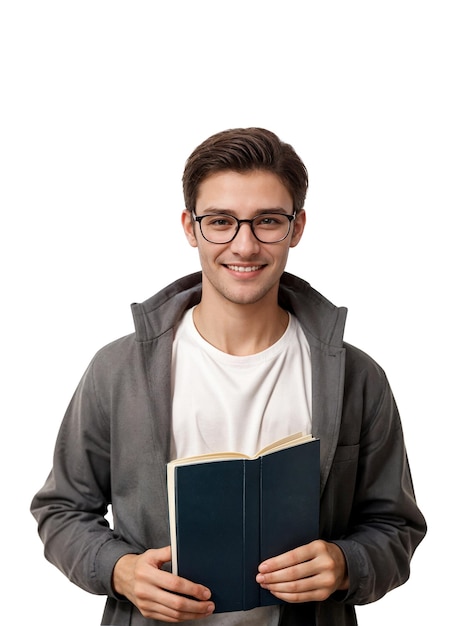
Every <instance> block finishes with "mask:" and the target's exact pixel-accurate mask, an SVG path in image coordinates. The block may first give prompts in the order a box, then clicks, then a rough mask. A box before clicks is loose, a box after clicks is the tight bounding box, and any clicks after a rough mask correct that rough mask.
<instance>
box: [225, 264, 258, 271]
mask: <svg viewBox="0 0 476 626" xmlns="http://www.w3.org/2000/svg"><path fill="white" fill-rule="evenodd" d="M226 267H227V268H228V269H229V270H232V271H233V272H256V271H258V270H260V269H261V268H262V267H263V266H262V265H227V266H226Z"/></svg>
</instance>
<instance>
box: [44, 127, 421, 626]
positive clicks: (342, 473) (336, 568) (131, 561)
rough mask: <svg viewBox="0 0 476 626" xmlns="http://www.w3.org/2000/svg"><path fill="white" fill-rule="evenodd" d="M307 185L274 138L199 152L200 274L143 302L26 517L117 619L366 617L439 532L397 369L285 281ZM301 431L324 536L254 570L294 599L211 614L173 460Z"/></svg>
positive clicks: (209, 143) (188, 179)
mask: <svg viewBox="0 0 476 626" xmlns="http://www.w3.org/2000/svg"><path fill="white" fill-rule="evenodd" d="M307 184H308V178H307V171H306V168H305V166H304V164H303V163H302V161H301V159H300V158H299V156H298V155H297V154H296V152H295V151H294V149H293V148H292V147H291V146H290V145H289V144H287V143H284V142H282V141H281V140H280V139H279V138H278V137H277V136H276V135H275V134H273V133H272V132H270V131H267V130H264V129H260V128H249V129H233V130H228V131H224V132H221V133H218V134H216V135H213V136H212V137H210V138H208V139H207V140H205V141H204V142H203V143H202V144H201V145H200V146H198V147H197V148H196V149H195V150H194V151H193V153H192V154H191V156H190V157H189V159H188V161H187V163H186V166H185V171H184V175H183V188H184V196H185V207H186V208H185V210H184V211H183V213H182V226H183V229H184V232H185V236H186V238H187V240H188V243H189V244H190V245H191V246H193V247H195V248H197V250H198V255H199V259H200V265H201V272H199V273H197V274H193V275H191V276H187V277H185V278H181V279H179V280H177V281H176V282H175V283H173V284H172V285H170V286H168V287H167V288H165V289H164V290H162V291H161V292H159V293H158V294H156V295H155V296H153V297H152V298H150V299H149V300H147V301H146V302H144V303H142V304H140V305H138V304H137V305H133V315H134V321H135V332H134V334H132V335H129V336H127V337H124V338H122V339H119V340H117V341H115V342H114V343H112V344H110V345H108V346H106V347H105V348H103V349H101V350H100V351H99V352H98V353H97V354H96V356H95V357H94V359H93V360H92V362H91V364H90V366H89V368H88V369H87V371H86V373H85V374H84V376H83V378H82V380H81V382H80V384H79V386H78V388H77V390H76V392H75V394H74V397H73V399H72V402H71V404H70V406H69V407H68V410H67V412H66V415H65V417H64V420H63V423H62V426H61V430H60V433H59V437H58V444H57V446H56V449H55V456H54V464H53V469H52V472H51V474H50V476H49V477H48V479H47V481H46V483H45V485H44V486H43V487H42V489H40V491H39V492H38V493H37V494H36V496H35V497H34V499H33V503H32V511H33V514H34V515H35V517H36V519H37V520H38V525H39V532H40V535H41V537H42V539H43V541H44V543H45V554H46V556H47V558H48V559H49V560H51V561H52V562H53V563H55V564H56V565H57V566H58V567H59V568H60V569H61V570H62V571H63V572H64V573H65V574H67V575H68V576H69V578H70V579H71V580H72V581H73V582H75V583H76V584H77V585H79V586H81V587H82V588H83V589H86V590H87V591H90V592H92V593H96V594H105V595H107V596H108V598H107V602H106V609H105V612H104V616H103V621H102V623H103V624H109V625H111V624H114V625H115V626H121V625H126V624H127V625H131V626H141V625H143V626H145V624H149V623H170V622H183V621H188V620H197V619H200V620H202V623H204V624H205V623H206V624H209V623H210V624H220V625H221V624H223V625H232V624H233V625H235V624H243V625H248V626H251V625H253V626H261V625H271V626H277V625H278V624H280V625H281V626H286V625H289V626H291V625H300V626H305V625H307V624H316V625H318V626H331V625H332V626H350V625H354V624H356V618H355V610H354V607H355V605H358V604H364V603H368V602H372V601H375V600H378V599H379V598H381V597H382V596H383V595H384V594H385V593H387V592H388V591H390V590H391V589H393V588H395V587H397V586H398V585H400V584H402V583H404V582H405V581H406V580H407V578H408V576H409V566H410V560H411V558H412V555H413V553H414V550H415V549H416V547H417V545H418V544H419V542H420V541H421V540H422V538H423V537H424V534H425V532H426V526H425V520H424V518H423V516H422V514H421V512H420V510H419V508H418V507H417V504H416V501H415V496H414V492H413V485H412V480H411V475H410V469H409V466H408V461H407V456H406V450H405V446H404V440H403V433H402V428H401V423H400V418H399V415H398V411H397V407H396V404H395V401H394V399H393V395H392V392H391V390H390V387H389V384H388V382H387V379H386V376H385V374H384V372H383V370H382V369H381V367H380V366H379V365H378V364H377V363H375V361H373V360H372V359H371V358H370V357H369V356H368V355H366V354H365V353H363V352H362V351H360V350H358V349H356V348H354V347H353V346H351V345H349V344H347V343H345V342H344V341H343V331H344V321H345V309H343V308H338V307H335V306H334V305H333V304H331V303H330V302H329V301H328V300H326V299H325V298H324V297H323V296H321V295H320V294H319V293H318V292H317V291H315V290H314V289H313V288H312V287H311V286H310V285H309V284H308V283H307V282H305V281H303V280H302V279H300V278H298V277H296V276H292V275H290V274H288V273H286V272H285V267H286V262H287V259H288V254H289V251H290V248H294V247H295V246H297V245H298V243H299V241H300V240H301V237H302V236H303V233H304V230H305V224H306V215H305V211H304V201H305V197H306V192H307ZM297 431H302V432H303V433H312V434H313V435H314V436H315V437H319V438H320V440H321V484H320V491H321V498H320V510H321V515H320V520H319V525H320V533H319V536H316V537H315V540H313V541H312V542H311V543H309V544H306V545H302V546H298V547H297V548H296V549H294V550H292V551H291V552H287V553H284V554H278V555H276V556H275V557H273V558H270V559H268V560H267V561H265V562H263V563H261V564H260V565H259V567H258V570H257V571H256V581H257V583H258V584H259V585H261V586H262V587H264V588H265V589H268V590H269V591H270V592H271V593H272V594H274V595H275V596H276V598H278V599H279V600H280V601H283V604H281V605H276V606H267V607H259V608H256V609H253V610H251V611H245V612H234V613H221V614H213V611H214V604H213V589H208V588H206V587H204V586H203V585H202V584H200V581H199V580H187V579H184V578H180V577H179V576H175V575H174V574H172V573H171V572H170V559H171V551H170V545H169V543H170V536H169V528H168V511H167V492H166V481H165V476H166V469H165V468H166V463H167V462H168V461H170V460H172V459H174V458H178V457H184V456H191V455H198V454H202V453H208V452H218V451H223V450H235V451H237V452H242V453H245V454H248V455H253V454H254V453H255V452H256V450H258V449H261V448H263V447H264V446H265V445H267V444H269V443H271V442H273V441H275V440H277V439H279V438H281V437H284V436H286V435H289V434H292V433H294V432H297ZM109 505H112V511H113V516H114V529H111V528H110V527H109V525H108V523H107V522H106V519H105V514H106V512H107V508H108V506H109Z"/></svg>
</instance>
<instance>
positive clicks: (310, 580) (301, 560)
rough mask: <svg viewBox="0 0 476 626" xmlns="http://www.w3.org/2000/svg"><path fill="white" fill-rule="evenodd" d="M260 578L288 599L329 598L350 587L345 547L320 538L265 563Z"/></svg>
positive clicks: (260, 581) (320, 599)
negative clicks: (342, 548)
mask: <svg viewBox="0 0 476 626" xmlns="http://www.w3.org/2000/svg"><path fill="white" fill-rule="evenodd" d="M258 570H259V573H258V575H257V577H256V581H257V582H258V583H259V584H260V585H261V586H262V587H263V588H264V589H267V590H268V591H270V592H271V593H272V594H273V595H275V596H276V597H277V598H279V599H281V600H284V601H285V602H310V601H323V600H326V599H327V598H328V597H329V596H330V595H331V594H332V593H334V591H337V590H338V589H339V590H343V589H346V588H347V587H348V580H347V567H346V561H345V557H344V554H343V552H342V551H341V549H340V548H339V547H338V546H337V545H335V544H333V543H328V542H326V541H322V540H317V541H313V542H311V543H309V544H306V545H304V546H300V547H299V548H296V549H294V550H290V551H289V552H286V553H284V554H281V555H279V556H276V557H274V558H271V559H268V560H266V561H264V562H263V563H261V565H260V566H259V568H258Z"/></svg>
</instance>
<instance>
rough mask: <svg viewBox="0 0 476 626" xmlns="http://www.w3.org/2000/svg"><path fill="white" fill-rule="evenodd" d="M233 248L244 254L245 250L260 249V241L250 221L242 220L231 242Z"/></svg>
mask: <svg viewBox="0 0 476 626" xmlns="http://www.w3.org/2000/svg"><path fill="white" fill-rule="evenodd" d="M231 245H232V249H233V250H235V251H237V252H239V253H241V254H243V252H247V253H249V251H250V250H251V251H253V252H255V251H256V250H258V249H259V241H258V240H257V239H256V237H255V236H254V234H253V231H252V230H251V223H250V222H241V224H240V227H239V229H238V232H237V233H236V236H235V238H234V239H233V241H232V242H231Z"/></svg>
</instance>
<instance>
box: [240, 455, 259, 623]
mask: <svg viewBox="0 0 476 626" xmlns="http://www.w3.org/2000/svg"><path fill="white" fill-rule="evenodd" d="M260 473H261V459H252V460H246V461H244V462H243V610H244V611H247V610H249V609H252V608H255V607H257V606H259V605H260V586H259V585H258V583H257V582H256V575H257V573H258V565H259V563H260V528H259V526H260V523H259V517H260V482H261V478H260Z"/></svg>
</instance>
